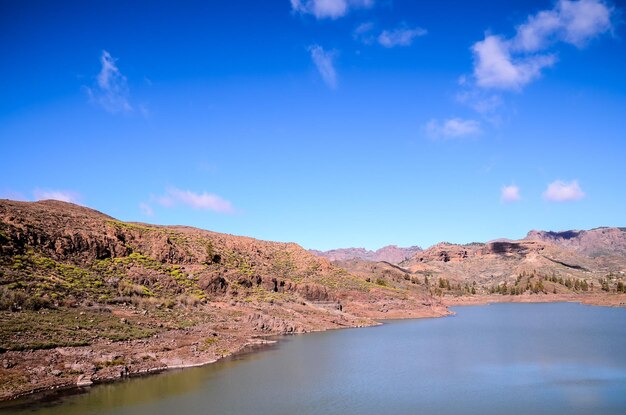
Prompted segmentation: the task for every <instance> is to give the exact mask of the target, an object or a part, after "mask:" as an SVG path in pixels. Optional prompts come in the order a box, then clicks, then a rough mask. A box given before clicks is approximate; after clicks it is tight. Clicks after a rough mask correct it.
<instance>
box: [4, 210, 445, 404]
mask: <svg viewBox="0 0 626 415" xmlns="http://www.w3.org/2000/svg"><path fill="white" fill-rule="evenodd" d="M396 277H397V276H396V275H387V276H385V275H381V276H380V277H379V278H376V279H374V280H372V279H371V278H368V277H366V276H363V275H353V274H350V273H349V272H347V271H346V270H345V269H343V268H340V267H337V266H335V265H332V264H331V263H330V262H329V261H328V260H327V259H326V258H321V257H318V256H316V255H313V254H311V253H310V252H308V251H306V250H304V249H302V248H301V247H300V246H298V245H296V244H293V243H275V242H267V241H260V240H256V239H252V238H247V237H240V236H233V235H225V234H219V233H215V232H210V231H205V230H201V229H196V228H191V227H183V226H156V225H149V224H143V223H127V222H121V221H118V220H116V219H114V218H112V217H110V216H107V215H105V214H102V213H100V212H97V211H95V210H92V209H88V208H85V207H82V206H77V205H73V204H69V203H64V202H58V201H42V202H14V201H9V200H0V362H1V365H0V379H1V381H0V398H2V397H4V398H7V397H11V396H15V395H16V394H19V393H23V392H29V391H32V390H37V389H45V388H51V387H63V386H71V385H76V384H89V383H91V382H97V381H102V380H108V379H112V378H116V377H119V376H127V375H133V374H138V373H144V372H147V371H153V370H162V369H164V368H168V367H179V366H186V365H193V364H200V363H206V362H208V361H213V360H215V359H217V358H219V357H221V356H225V355H228V354H230V353H232V352H234V351H237V350H239V349H241V348H242V347H244V345H246V344H249V343H254V342H258V341H259V340H258V336H260V335H271V334H283V333H298V332H307V331H312V330H324V329H330V328H339V327H352V326H361V325H371V324H376V322H375V321H374V320H373V319H374V318H384V317H390V318H391V317H420V316H437V315H442V314H445V313H446V310H445V307H443V306H441V304H440V302H439V300H438V299H434V298H433V297H432V296H431V295H430V293H429V290H428V289H427V288H426V287H425V286H423V285H420V284H412V283H411V282H410V281H406V280H404V279H403V278H396Z"/></svg>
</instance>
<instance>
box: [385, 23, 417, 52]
mask: <svg viewBox="0 0 626 415" xmlns="http://www.w3.org/2000/svg"><path fill="white" fill-rule="evenodd" d="M427 33H428V31H427V30H426V29H423V28H421V27H415V28H413V29H410V28H407V27H400V28H397V29H392V30H383V31H382V32H381V34H380V35H378V43H380V44H381V45H382V46H384V47H386V48H393V47H396V46H410V45H411V44H412V43H413V39H415V38H416V37H420V36H424V35H426V34H427Z"/></svg>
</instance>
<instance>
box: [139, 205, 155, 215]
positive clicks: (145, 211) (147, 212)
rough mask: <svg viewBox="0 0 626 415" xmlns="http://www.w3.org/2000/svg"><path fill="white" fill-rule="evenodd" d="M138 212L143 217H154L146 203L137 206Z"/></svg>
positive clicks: (150, 207)
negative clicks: (139, 211)
mask: <svg viewBox="0 0 626 415" xmlns="http://www.w3.org/2000/svg"><path fill="white" fill-rule="evenodd" d="M139 210H141V213H142V214H143V215H144V216H150V217H152V216H154V209H152V206H150V205H149V204H148V203H145V202H142V203H140V204H139Z"/></svg>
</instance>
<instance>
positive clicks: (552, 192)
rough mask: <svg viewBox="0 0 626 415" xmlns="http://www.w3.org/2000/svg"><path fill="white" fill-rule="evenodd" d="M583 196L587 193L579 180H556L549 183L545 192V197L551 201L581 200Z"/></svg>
mask: <svg viewBox="0 0 626 415" xmlns="http://www.w3.org/2000/svg"><path fill="white" fill-rule="evenodd" d="M583 197H585V193H584V192H583V191H582V189H581V188H580V185H579V184H578V181H577V180H572V181H571V182H569V183H568V182H564V181H561V180H555V181H554V182H552V183H550V184H548V187H547V189H546V190H545V191H544V192H543V198H544V199H546V200H549V201H551V202H569V201H574V200H580V199H582V198H583Z"/></svg>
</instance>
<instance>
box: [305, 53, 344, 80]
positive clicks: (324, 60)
mask: <svg viewBox="0 0 626 415" xmlns="http://www.w3.org/2000/svg"><path fill="white" fill-rule="evenodd" d="M309 51H310V52H311V59H312V60H313V63H314V64H315V66H316V67H317V70H318V72H319V73H320V75H321V76H322V79H323V80H324V82H325V83H326V85H328V86H329V87H331V88H336V87H337V72H336V71H335V63H334V60H335V52H334V51H325V50H324V48H322V47H321V46H319V45H313V46H311V47H310V48H309Z"/></svg>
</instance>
